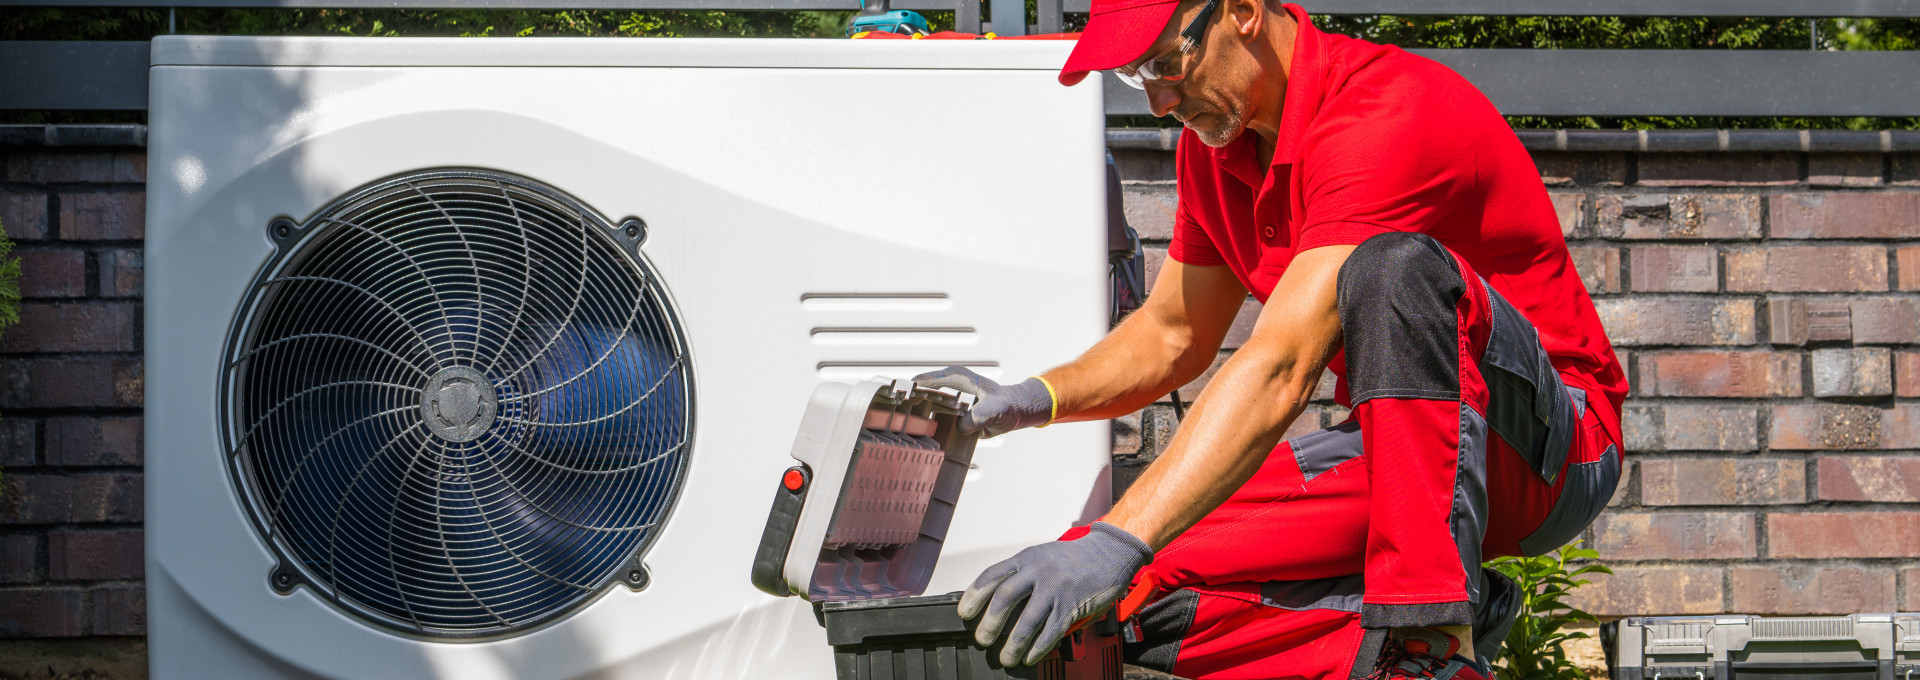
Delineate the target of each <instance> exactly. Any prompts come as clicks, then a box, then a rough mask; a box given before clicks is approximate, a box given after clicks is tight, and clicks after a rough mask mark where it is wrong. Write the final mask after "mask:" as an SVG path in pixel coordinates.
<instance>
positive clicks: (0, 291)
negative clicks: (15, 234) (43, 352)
mask: <svg viewBox="0 0 1920 680" xmlns="http://www.w3.org/2000/svg"><path fill="white" fill-rule="evenodd" d="M16 323H20V258H18V257H14V256H13V239H9V238H7V234H6V232H4V231H0V334H4V333H6V332H7V329H8V328H11V327H13V325H14V324H16Z"/></svg>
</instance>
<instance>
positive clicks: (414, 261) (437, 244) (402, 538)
mask: <svg viewBox="0 0 1920 680" xmlns="http://www.w3.org/2000/svg"><path fill="white" fill-rule="evenodd" d="M1069 47H1070V43H1064V42H931V41H918V42H908V41H897V42H896V41H871V42H869V41H801V40H755V41H746V40H692V39H682V40H603V39H353V38H345V39H329V38H320V39H313V38H209V37H165V38H160V39H157V40H155V41H154V43H153V53H152V56H153V68H152V72H151V108H150V111H151V114H150V115H151V118H150V122H151V135H150V142H151V143H150V149H149V156H148V168H149V174H150V182H149V185H148V208H147V259H146V267H147V276H148V278H147V282H148V283H147V285H148V293H147V294H148V298H147V307H146V352H147V353H146V370H147V378H146V394H147V403H148V407H147V417H146V422H147V476H146V478H147V561H148V571H147V578H148V589H149V591H148V598H149V599H148V607H149V610H148V616H149V625H148V628H149V630H151V643H150V644H151V655H152V658H151V661H152V671H153V675H154V676H155V677H157V678H162V679H173V678H194V679H203V678H270V677H299V678H307V677H315V678H321V677H324V678H459V679H462V680H467V679H476V678H479V679H485V678H516V679H526V678H691V679H699V680H706V679H710V678H828V677H832V674H833V661H832V653H831V650H830V648H829V647H828V646H827V643H826V637H825V635H824V634H823V632H822V630H821V628H820V626H819V624H818V623H817V622H816V621H815V618H814V613H813V612H812V611H811V608H810V606H809V605H808V603H807V602H805V601H804V599H803V598H778V597H773V596H770V595H767V594H764V593H762V592H760V591H758V590H756V589H755V588H754V586H753V584H752V583H751V581H750V579H749V570H750V567H751V566H752V564H753V561H754V557H755V550H756V546H757V544H758V543H759V541H760V539H761V535H762V531H763V530H764V528H765V527H766V525H767V517H768V515H767V511H768V506H767V499H768V498H769V496H770V495H771V494H772V493H773V492H774V490H775V488H776V486H775V485H776V484H777V483H779V480H780V479H781V474H782V471H784V470H785V469H786V468H788V467H789V466H791V465H793V464H794V460H793V458H792V455H791V454H792V452H793V451H795V450H797V449H796V444H795V436H796V432H799V431H800V423H801V416H802V414H803V412H804V411H805V410H806V407H807V404H808V396H809V395H810V394H811V393H812V392H813V390H814V389H815V387H816V386H818V385H820V384H822V383H823V382H841V383H848V382H855V381H859V380H865V379H868V378H871V377H873V376H875V375H882V376H889V377H895V378H897V377H904V376H910V375H912V374H914V373H917V372H919V371H922V370H926V369H930V368H934V367H939V366H944V365H947V364H965V365H968V366H972V367H974V368H975V369H976V370H979V371H980V372H982V373H984V374H987V375H989V376H995V377H1000V378H1003V379H1007V380H1020V379H1023V378H1025V377H1026V376H1027V375H1030V374H1032V373H1035V372H1038V371H1040V370H1042V369H1044V368H1046V367H1047V366H1049V365H1051V364H1053V363H1057V362H1060V361H1063V360H1066V359H1068V358H1071V357H1072V356H1073V354H1074V353H1075V352H1077V351H1079V350H1080V349H1083V348H1084V347H1086V346H1088V345H1090V344H1091V343H1092V342H1094V341H1095V340H1097V339H1098V338H1099V337H1100V336H1101V334H1102V333H1103V332H1104V330H1105V322H1106V318H1105V312H1104V308H1105V305H1104V297H1105V295H1106V291H1105V276H1106V244H1107V240H1106V235H1105V229H1106V226H1105V193H1104V192H1105V189H1104V181H1103V180H1104V177H1103V146H1104V144H1103V138H1102V128H1103V117H1102V112H1101V105H1100V90H1099V89H1098V88H1099V86H1098V85H1097V84H1094V85H1081V86H1078V87H1072V88H1064V87H1060V86H1059V85H1058V84H1057V83H1056V82H1055V81H1054V72H1055V69H1056V68H1058V66H1059V64H1060V63H1061V62H1062V61H1063V60H1064V58H1065V57H1066V54H1067V52H1068V49H1069ZM1090 82H1095V83H1097V82H1098V81H1097V79H1094V80H1092V81H1090ZM1107 446H1108V430H1107V427H1106V426H1105V425H1104V424H1077V425H1062V426H1057V427H1051V428H1046V429H1043V430H1035V431H1030V432H1022V433H1020V434H1017V435H1014V436H1009V437H1005V438H1001V439H995V440H988V441H983V442H981V443H980V445H979V447H978V450H977V451H976V452H975V454H974V456H973V458H972V460H971V468H970V469H969V470H968V471H967V472H966V489H967V490H966V494H967V497H968V501H969V502H968V503H967V504H965V505H962V506H960V507H959V510H958V512H957V513H956V514H955V516H954V517H953V520H952V525H951V530H950V532H949V533H948V534H947V536H946V541H945V546H944V548H943V550H942V552H941V554H940V556H941V559H940V560H939V563H938V567H937V569H936V570H935V572H934V574H933V576H932V583H931V584H930V585H929V586H928V588H927V592H935V593H937V592H944V591H947V590H954V589H958V588H961V587H964V586H965V585H966V583H967V581H968V580H969V579H971V578H972V577H973V576H974V575H975V574H977V573H978V571H979V570H980V569H982V568H984V567H986V566H987V565H988V564H990V563H992V562H993V561H995V560H997V559H1000V558H1003V557H1005V556H1007V555H1010V554H1012V553H1013V552H1015V551H1017V550H1018V549H1019V548H1021V547H1023V546H1026V545H1029V544H1033V543H1037V542H1041V541H1045V540H1049V539H1052V538H1054V537H1056V536H1057V535H1058V534H1059V532H1061V531H1063V530H1064V529H1066V528H1067V527H1068V526H1070V525H1072V524H1073V523H1075V522H1084V521H1087V520H1090V519H1092V518H1093V517H1095V516H1097V515H1098V514H1099V513H1101V512H1103V511H1104V510H1105V509H1106V508H1107V506H1108V504H1109V501H1110V499H1109V492H1108V491H1107V489H1108V472H1107V467H1106V460H1107V456H1106V451H1107Z"/></svg>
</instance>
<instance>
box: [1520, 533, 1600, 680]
mask: <svg viewBox="0 0 1920 680" xmlns="http://www.w3.org/2000/svg"><path fill="white" fill-rule="evenodd" d="M1599 556H1600V553H1597V552H1594V551H1592V550H1588V549H1586V548H1582V547H1580V543H1579V542H1578V541H1575V542H1574V543H1572V544H1571V545H1566V546H1562V547H1561V548H1560V550H1558V551H1556V552H1554V553H1549V554H1546V555H1541V556H1539V557H1502V558H1500V559H1497V560H1494V561H1493V562H1492V566H1493V568H1495V569H1498V570H1500V573H1502V574H1506V575H1507V576H1508V577H1509V578H1512V579H1513V581H1514V583H1516V584H1518V585H1519V587H1520V592H1522V593H1524V594H1525V597H1524V599H1522V600H1521V603H1520V618H1519V619H1518V620H1516V621H1514V623H1513V630H1512V631H1511V632H1509V633H1507V644H1506V647H1505V648H1503V649H1502V651H1501V657H1500V658H1499V659H1497V660H1495V661H1494V664H1493V667H1494V675H1495V676H1496V677H1497V678H1498V680H1561V679H1568V680H1586V677H1587V674H1586V672H1584V671H1582V670H1580V669H1579V668H1577V667H1575V666H1574V665H1573V662H1571V661H1568V660H1567V653H1566V650H1565V649H1564V646H1565V645H1566V643H1567V641H1569V640H1580V639H1585V638H1587V637H1589V636H1588V635H1587V634H1586V633H1584V632H1567V630H1566V628H1567V627H1568V626H1571V625H1573V624H1575V623H1578V622H1581V621H1588V622H1597V620H1596V619H1594V618H1593V615H1592V614H1588V613H1586V612H1584V611H1581V610H1579V609H1575V608H1573V607H1570V606H1568V605H1567V604H1566V601H1565V598H1566V597H1567V595H1569V594H1571V593H1572V592H1573V589H1575V588H1578V587H1580V586H1584V585H1586V584H1587V583H1589V581H1587V580H1585V579H1582V578H1580V577H1581V576H1585V575H1587V574H1612V573H1613V570H1611V569H1608V568H1607V567H1606V566H1604V565H1600V564H1596V563H1593V562H1590V561H1585V562H1583V561H1584V560H1592V559H1594V558H1597V557H1599ZM1576 562H1578V563H1576Z"/></svg>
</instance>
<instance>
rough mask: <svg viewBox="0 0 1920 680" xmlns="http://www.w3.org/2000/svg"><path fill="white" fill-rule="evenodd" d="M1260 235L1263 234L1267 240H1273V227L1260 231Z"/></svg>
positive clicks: (1269, 226) (1268, 226)
mask: <svg viewBox="0 0 1920 680" xmlns="http://www.w3.org/2000/svg"><path fill="white" fill-rule="evenodd" d="M1260 233H1262V234H1265V235H1266V236H1267V238H1273V225H1271V224H1269V225H1267V227H1266V228H1265V229H1262V230H1261V231H1260Z"/></svg>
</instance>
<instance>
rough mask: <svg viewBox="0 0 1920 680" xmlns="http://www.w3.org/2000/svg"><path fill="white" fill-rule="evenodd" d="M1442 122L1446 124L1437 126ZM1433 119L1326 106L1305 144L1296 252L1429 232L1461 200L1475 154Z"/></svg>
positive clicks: (1301, 165)
mask: <svg viewBox="0 0 1920 680" xmlns="http://www.w3.org/2000/svg"><path fill="white" fill-rule="evenodd" d="M1438 127H1444V126H1438ZM1435 128H1436V126H1435V124H1434V123H1433V122H1431V121H1424V120H1421V117H1420V116H1412V115H1407V114H1405V113H1402V114H1400V115H1393V114H1387V115H1382V113H1381V111H1380V110H1379V109H1378V108H1375V109H1373V110H1372V111H1370V112H1369V114H1368V115H1365V116H1361V115H1354V114H1343V113H1341V112H1338V111H1329V112H1326V114H1325V115H1323V116H1322V117H1321V118H1320V119H1318V120H1316V121H1314V126H1313V129H1310V130H1309V131H1308V133H1307V139H1306V140H1305V144H1304V145H1303V147H1302V153H1301V160H1300V166H1299V169H1300V171H1302V172H1304V173H1306V174H1305V176H1304V177H1303V183H1302V189H1303V193H1304V194H1305V195H1304V197H1303V198H1304V200H1303V201H1302V204H1303V205H1304V206H1305V208H1306V215H1305V218H1304V219H1303V220H1302V226H1301V228H1300V233H1299V236H1298V239H1297V241H1296V244H1295V250H1296V252H1299V251H1305V250H1311V249H1313V248H1318V247H1321V246H1330V245H1354V244H1358V243H1360V242H1361V241H1365V240H1367V239H1368V238H1370V237H1372V236H1374V235H1377V234H1382V233H1386V232H1390V231H1400V232H1430V231H1432V230H1433V229H1434V228H1435V227H1436V226H1437V225H1439V224H1442V223H1443V222H1444V221H1445V220H1446V218H1447V215H1446V211H1447V210H1448V207H1449V206H1453V205H1463V204H1466V203H1465V202H1462V201H1461V199H1462V198H1463V196H1462V194H1463V193H1464V192H1467V191H1470V190H1471V187H1472V178H1473V175H1474V168H1475V166H1476V162H1475V154H1474V152H1473V151H1472V149H1470V148H1464V147H1463V145H1462V144H1461V143H1460V141H1459V140H1458V139H1457V138H1452V137H1448V136H1446V135H1445V133H1444V130H1440V129H1435Z"/></svg>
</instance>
